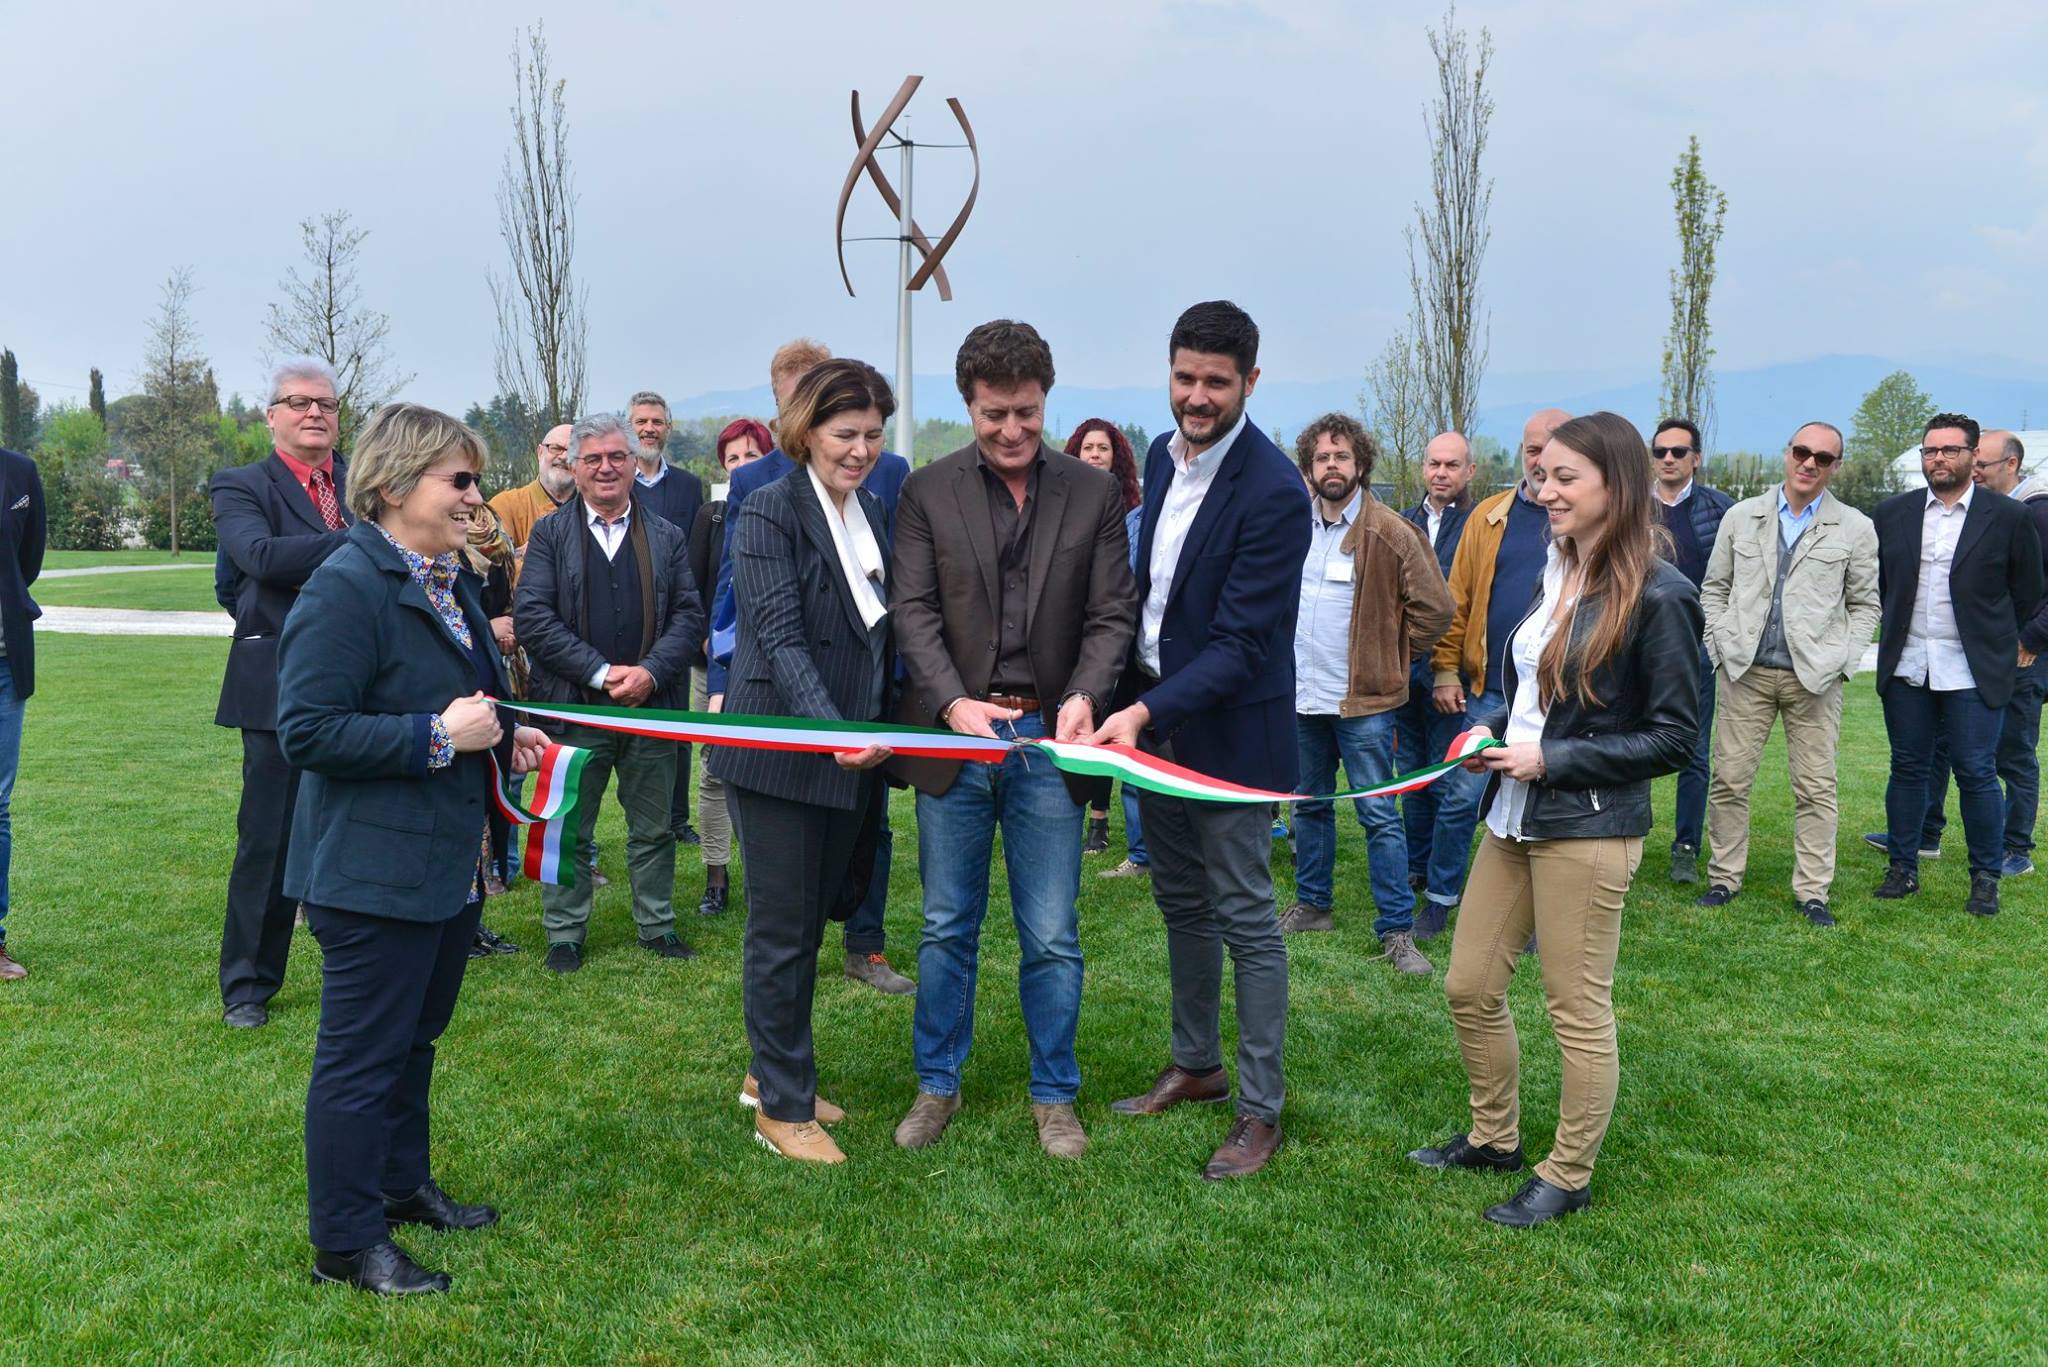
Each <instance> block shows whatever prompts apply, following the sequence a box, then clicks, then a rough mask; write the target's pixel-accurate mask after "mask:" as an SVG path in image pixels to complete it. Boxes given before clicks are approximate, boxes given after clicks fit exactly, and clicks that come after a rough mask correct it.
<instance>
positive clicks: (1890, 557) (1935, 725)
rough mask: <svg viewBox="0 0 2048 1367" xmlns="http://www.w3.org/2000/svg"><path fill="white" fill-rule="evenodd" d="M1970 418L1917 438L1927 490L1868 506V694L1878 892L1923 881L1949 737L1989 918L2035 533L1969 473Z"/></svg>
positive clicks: (1977, 910)
mask: <svg viewBox="0 0 2048 1367" xmlns="http://www.w3.org/2000/svg"><path fill="white" fill-rule="evenodd" d="M1978 436H1979V432H1978V427H1977V424H1976V423H1975V422H1973V421H1971V420H1970V419H1969V418H1967V417H1964V416H1963V415H1962V414H1960V413H1937V414H1935V415H1934V416H1933V417H1932V418H1930V419H1928V422H1927V431H1926V435H1925V436H1923V437H1922V438H1921V446H1920V469H1921V472H1922V473H1923V474H1925V475H1926V477H1927V487H1926V488H1925V489H1924V490H1921V489H1916V490H1913V491H1912V492H1910V493H1904V494H1900V495H1898V496H1897V497H1895V498H1888V499H1886V500H1885V501H1884V502H1882V503H1880V504H1878V505H1877V512H1876V514H1875V515H1874V516H1873V517H1872V518H1871V521H1872V522H1873V523H1874V524H1876V527H1877V548H1878V560H1877V585H1878V599H1879V603H1880V610H1881V614H1882V617H1881V623H1880V626H1879V633H1878V649H1877V690H1878V694H1879V696H1880V697H1882V698H1883V700H1884V724H1885V730H1886V731H1887V732H1888V733H1890V736H1891V748H1892V771H1891V781H1890V782H1889V783H1888V784H1887V785H1886V787H1885V802H1884V806H1885V825H1886V827H1887V828H1888V829H1889V831H1890V846H1891V848H1890V850H1889V851H1888V854H1889V857H1890V861H1891V866H1890V868H1889V869H1887V870H1886V872H1885V878H1884V882H1883V883H1881V884H1880V885H1879V886H1878V888H1877V890H1876V891H1875V892H1874V893H1873V894H1872V896H1875V897H1882V898H1899V897H1907V896H1910V895H1912V894H1913V893H1916V892H1918V891H1919V890H1920V878H1919V873H1920V843H1919V837H1920V827H1921V822H1922V819H1923V818H1924V817H1925V816H1926V812H1927V778H1928V772H1929V770H1930V768H1931V766H1932V764H1933V759H1934V747H1935V740H1936V738H1937V737H1941V738H1943V739H1945V740H1946V741H1947V744H1948V755H1949V764H1950V766H1951V768H1952V769H1953V771H1954V773H1955V778H1956V787H1957V789H1958V791H1959V794H1960V799H1961V806H1962V813H1963V832H1964V834H1965V836H1966V837H1967V838H1968V841H1969V846H1970V898H1969V902H1968V903H1967V904H1966V906H1965V910H1967V911H1969V912H1970V913H1972V914H1973V915H1977V916H1995V915H1997V914H1998V880H1999V873H2000V866H2001V864H2002V862H2003V851H2002V848H2001V847H2002V844H2003V840H2004V833H2005V832H2004V826H2005V803H2004V797H2003V795H2002V794H2001V793H2000V792H1999V790H1998V761H1997V756H1998V738H1999V731H2000V727H2001V723H2002V722H2003V719H2004V709H2005V706H2006V704H2007V702H2009V701H2010V700H2011V698H2012V693H2013V684H2014V681H2015V679H2016V677H2017V675H2018V673H2019V668H2020V665H2021V662H2022V660H2023V659H2024V658H2025V657H2026V655H2027V654H2028V652H2027V651H2026V650H2025V647H2024V646H2023V645H2022V644H2021V642H2020V628H2021V627H2022V626H2023V625H2024V624H2026V622H2027V621H2028V619H2029V618H2031V617H2032V616H2033V614H2034V609H2035V607H2036V605H2037V604H2038V603H2039V602H2040V599H2041V594H2042V591H2043V584H2042V565H2041V542H2040V538H2039V537H2038V536H2037V535H2036V534H2035V531H2034V525H2033V522H2032V520H2031V519H2030V518H2029V517H2028V515H2027V511H2026V509H2025V508H2024V507H2023V506H2022V505H2021V504H2019V503H2018V502H2016V501H2015V500H2013V499H2010V498H2007V497H2005V496H2004V495H2003V494H1999V493H1995V492H1993V491H1992V490H1990V489H1988V488H1980V487H1978V486H1977V485H1975V484H1973V483H1972V482H1971V479H1970V475H1971V462H1972V461H1973V460H1974V459H1975V458H1976V455H1977V440H1978Z"/></svg>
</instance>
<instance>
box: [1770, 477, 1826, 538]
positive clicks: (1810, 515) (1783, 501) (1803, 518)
mask: <svg viewBox="0 0 2048 1367" xmlns="http://www.w3.org/2000/svg"><path fill="white" fill-rule="evenodd" d="M1819 512H1820V500H1819V499H1817V498H1816V499H1815V500H1814V501H1813V502H1811V503H1809V504H1807V505H1806V511H1805V512H1803V513H1795V512H1793V511H1792V502H1791V500H1790V499H1788V498H1786V497H1785V486H1784V485H1782V484H1780V485H1779V486H1778V536H1779V537H1780V538H1781V539H1782V540H1783V541H1784V543H1785V544H1786V545H1787V546H1789V545H1791V544H1792V543H1793V542H1795V541H1797V540H1798V539H1799V538H1800V537H1801V536H1802V535H1804V534H1805V532H1806V529H1807V528H1808V527H1811V526H1812V525H1813V519H1814V516H1815V515H1816V514H1818V513H1819Z"/></svg>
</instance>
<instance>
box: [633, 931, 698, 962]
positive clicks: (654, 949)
mask: <svg viewBox="0 0 2048 1367" xmlns="http://www.w3.org/2000/svg"><path fill="white" fill-rule="evenodd" d="M640 948H642V949H644V950H646V951H647V952H648V953H649V954H652V955H655V956H656V957H658V958H663V959H694V958H696V957H697V951H696V950H694V949H692V948H690V942H689V941H688V940H685V939H684V938H683V937H682V936H680V935H678V934H676V933H675V932H674V931H673V930H671V931H669V932H667V933H666V934H663V935H653V936H649V937H648V938H647V939H644V940H642V941H641V942H640Z"/></svg>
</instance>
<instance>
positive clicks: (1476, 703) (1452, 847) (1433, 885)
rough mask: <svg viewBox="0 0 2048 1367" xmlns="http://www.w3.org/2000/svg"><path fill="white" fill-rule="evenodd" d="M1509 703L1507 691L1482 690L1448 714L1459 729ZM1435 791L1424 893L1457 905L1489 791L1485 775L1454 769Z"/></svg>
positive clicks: (1444, 903)
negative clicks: (1462, 709)
mask: <svg viewBox="0 0 2048 1367" xmlns="http://www.w3.org/2000/svg"><path fill="white" fill-rule="evenodd" d="M1507 705H1508V700H1507V695H1506V694H1505V693H1481V694H1479V695H1478V696H1476V697H1471V696H1468V697H1467V698H1466V700H1465V715H1464V716H1462V717H1460V716H1456V715H1453V716H1448V717H1446V718H1444V720H1445V721H1448V722H1455V723H1456V725H1457V730H1456V731H1453V732H1451V735H1452V736H1455V735H1457V734H1458V731H1464V730H1468V729H1470V728H1471V727H1474V726H1477V725H1478V724H1479V719H1480V718H1481V717H1483V716H1486V715H1487V714H1488V713H1490V712H1497V711H1499V710H1500V709H1502V708H1504V707H1506V706H1507ZM1450 744H1451V742H1450V737H1449V736H1446V737H1445V738H1444V743H1443V744H1442V745H1441V746H1439V747H1437V753H1436V755H1435V758H1437V759H1442V758H1443V752H1444V751H1445V750H1447V749H1449V748H1450ZM1430 787H1431V788H1433V789H1435V790H1436V793H1437V799H1436V830H1435V832H1434V833H1433V834H1432V835H1431V837H1430V842H1429V887H1428V889H1427V890H1426V891H1425V892H1424V893H1423V896H1425V897H1427V898H1429V900H1430V901H1432V902H1435V903H1437V904H1438V905H1440V906H1446V907H1454V906H1456V905H1458V899H1459V898H1460V897H1463V896H1464V895H1465V874H1466V872H1467V871H1468V870H1469V869H1470V868H1471V865H1472V832H1473V831H1475V830H1477V829H1478V828H1479V799H1480V798H1481V797H1483V796H1484V795H1485V793H1486V775H1484V774H1471V773H1467V772H1466V771H1465V770H1463V769H1453V770H1451V771H1450V772H1449V773H1448V774H1445V775H1444V776H1443V777H1442V778H1440V779H1438V780H1437V781H1436V782H1435V783H1433V784H1431V785H1430Z"/></svg>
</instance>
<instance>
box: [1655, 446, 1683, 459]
mask: <svg viewBox="0 0 2048 1367" xmlns="http://www.w3.org/2000/svg"><path fill="white" fill-rule="evenodd" d="M1650 454H1651V455H1653V456H1655V457H1656V458H1657V459H1658V460H1684V459H1685V458H1686V457H1687V456H1689V455H1691V454H1692V448H1691V447H1690V446H1652V447H1651V448H1650Z"/></svg>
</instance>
